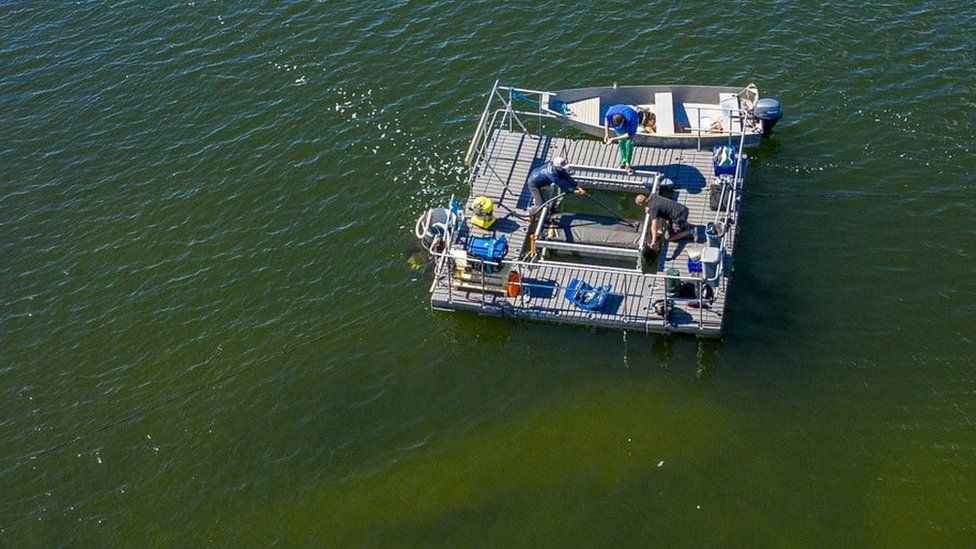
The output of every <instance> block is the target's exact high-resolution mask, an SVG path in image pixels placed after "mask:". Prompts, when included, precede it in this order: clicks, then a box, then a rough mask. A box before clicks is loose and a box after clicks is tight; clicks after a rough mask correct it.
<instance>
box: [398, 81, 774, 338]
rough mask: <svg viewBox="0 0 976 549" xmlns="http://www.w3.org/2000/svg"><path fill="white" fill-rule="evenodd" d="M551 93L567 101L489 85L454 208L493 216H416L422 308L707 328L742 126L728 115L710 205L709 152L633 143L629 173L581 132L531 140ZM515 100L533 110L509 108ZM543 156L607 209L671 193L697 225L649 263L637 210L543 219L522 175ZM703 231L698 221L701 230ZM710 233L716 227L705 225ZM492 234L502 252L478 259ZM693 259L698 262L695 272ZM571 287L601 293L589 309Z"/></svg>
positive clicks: (690, 330) (723, 282)
mask: <svg viewBox="0 0 976 549" xmlns="http://www.w3.org/2000/svg"><path fill="white" fill-rule="evenodd" d="M557 95H560V96H562V97H567V94H566V92H540V91H534V90H525V89H519V88H513V87H504V86H499V85H498V83H497V82H496V83H495V85H494V87H493V88H492V90H491V92H490V94H489V97H488V101H487V104H486V106H485V109H484V111H483V112H482V114H481V118H480V121H479V123H478V127H477V129H476V130H475V133H474V136H473V138H472V140H471V144H470V146H469V148H468V151H467V155H466V157H465V163H466V165H467V167H468V168H469V176H468V179H467V184H468V187H469V191H470V193H469V197H468V198H467V199H466V202H465V204H464V206H463V212H468V211H469V208H470V206H471V205H472V203H473V201H474V199H475V198H476V197H480V196H486V197H488V198H490V199H491V200H492V201H493V202H494V205H495V213H496V216H497V220H496V221H495V223H494V224H493V225H491V227H490V228H489V229H487V230H485V229H482V228H479V227H477V226H475V225H474V224H473V223H471V222H470V219H469V218H466V216H465V215H464V214H463V212H462V208H461V207H460V204H457V203H455V205H454V208H453V209H450V210H449V209H444V208H441V209H440V210H441V211H442V212H443V216H442V221H444V222H443V223H437V224H435V225H437V227H431V226H430V225H431V223H430V220H431V215H427V216H426V222H427V223H426V224H425V216H422V217H421V219H420V220H418V226H417V234H418V236H425V237H433V238H425V243H426V244H427V245H428V246H429V251H430V253H431V255H432V261H433V281H432V283H431V286H430V293H431V305H432V307H433V308H434V309H437V310H443V311H472V312H476V313H479V314H482V315H492V316H502V317H511V318H521V319H531V320H537V321H548V322H561V323H567V324H578V325H585V326H598V327H606V328H616V329H623V330H637V331H643V332H679V333H687V334H696V335H699V336H707V337H717V336H719V335H720V334H721V332H722V325H723V318H724V314H725V306H726V297H727V294H728V289H729V284H730V282H731V274H732V254H733V250H734V248H735V242H736V233H737V229H738V226H739V223H738V217H739V206H740V200H741V197H742V189H743V183H744V179H745V175H746V170H747V167H748V158H747V156H746V155H745V154H743V152H742V150H743V147H745V146H746V145H747V144H748V142H747V141H748V139H749V135H750V131H751V128H752V129H754V128H755V125H754V122H749V123H746V122H743V123H740V124H739V125H738V126H735V128H736V129H737V131H736V132H725V133H723V134H722V143H724V144H726V145H731V146H733V147H734V150H735V151H736V152H735V157H736V162H735V168H734V172H733V173H730V174H728V175H727V176H725V177H724V178H722V183H723V184H722V187H721V196H720V197H719V200H718V209H717V210H714V209H712V208H711V207H710V206H711V205H710V200H709V194H710V192H709V191H710V190H711V189H710V187H711V186H712V185H714V184H715V182H716V181H718V179H719V178H717V177H716V176H715V174H714V171H715V170H714V162H713V151H712V149H711V147H710V146H709V147H708V148H707V149H703V148H684V147H667V148H665V147H651V146H640V147H636V148H635V151H634V161H633V165H634V168H635V173H634V175H632V176H628V175H627V173H626V172H625V171H624V170H622V169H619V168H618V158H617V148H616V147H612V146H610V147H608V146H605V145H604V144H603V143H602V142H601V141H596V140H592V139H570V138H563V137H556V136H552V135H544V134H543V132H542V125H543V121H545V120H547V119H558V118H564V116H560V115H557V114H555V113H553V112H552V111H551V110H550V107H551V106H552V100H553V97H555V96H557ZM516 103H524V104H526V105H533V106H535V107H536V108H535V109H524V110H518V108H517V107H516ZM733 114H734V116H736V117H738V119H739V120H741V121H747V120H749V117H750V116H752V114H753V113H751V112H749V111H747V110H744V109H736V110H735V112H734V113H733ZM533 129H537V131H532V130H533ZM760 130H761V128H760ZM711 137H715V136H711ZM707 143H709V144H711V143H713V141H707ZM704 146H705V145H704V143H703V145H702V147H704ZM555 156H563V157H565V158H568V159H569V161H570V164H571V170H572V173H573V177H574V178H575V179H576V180H577V181H579V182H580V183H581V185H582V186H583V187H584V188H586V189H587V190H588V191H590V192H591V193H592V192H593V191H606V192H605V193H603V192H600V193H599V194H600V195H601V196H604V195H606V196H612V195H616V196H617V198H618V204H620V203H625V201H624V200H623V198H622V197H621V195H627V196H629V197H633V196H635V195H636V194H638V193H647V192H648V191H650V190H652V189H653V190H659V191H660V190H661V189H664V188H668V189H670V192H671V194H672V197H673V200H676V201H678V202H679V203H681V204H684V205H685V206H687V207H688V209H689V212H690V216H689V222H690V223H691V224H692V226H693V227H694V228H695V229H696V233H695V238H694V241H692V240H687V241H685V242H667V241H664V243H663V245H662V247H661V250H660V252H659V253H658V254H656V256H654V257H651V258H650V259H649V260H648V259H647V258H646V257H645V256H643V255H642V253H641V250H642V249H643V248H644V245H645V243H646V240H647V227H648V225H649V223H650V219H649V218H648V216H647V215H646V214H643V212H642V211H641V212H640V215H634V216H633V217H635V218H636V219H633V220H627V219H623V218H620V217H619V216H614V217H611V216H601V215H592V214H577V213H572V212H565V211H563V212H561V213H554V212H553V211H552V205H551V204H550V205H548V206H545V207H543V208H542V209H541V211H538V212H533V207H532V196H531V194H530V191H529V189H528V187H527V183H526V180H527V177H528V175H529V172H530V171H531V170H532V169H534V168H535V167H536V166H538V165H541V164H542V163H544V162H546V161H548V160H551V159H552V158H553V157H555ZM611 193H612V195H611ZM712 198H713V199H712V202H713V203H714V202H715V201H714V197H712ZM603 200H606V198H604V199H603ZM631 200H632V198H631ZM452 202H454V201H453V200H452ZM567 203H568V201H567V202H564V204H563V206H565V205H566V204H567ZM713 205H714V204H713ZM564 209H565V208H564ZM431 212H434V210H433V209H432V210H431ZM429 213H430V212H429ZM641 215H643V218H642V219H641V218H640V217H641ZM706 226H708V227H709V228H710V231H709V232H708V234H707V235H706V234H705V230H704V229H705V227H706ZM715 227H722V228H724V231H723V230H712V229H714V228H715ZM502 235H504V237H505V239H506V240H507V245H508V252H507V254H506V255H505V256H504V257H503V258H501V259H498V260H494V261H487V260H482V259H478V258H477V257H473V256H472V255H471V254H469V253H468V250H469V246H470V244H471V243H472V241H473V240H474V239H479V238H482V237H499V236H502ZM689 251H690V252H692V254H691V255H692V257H697V256H698V254H699V253H700V261H699V262H697V263H695V262H691V261H689V253H688V252H689ZM698 267H702V268H701V270H700V271H699V270H698ZM668 273H670V274H668ZM574 280H575V282H574ZM580 281H583V282H585V283H586V284H588V285H589V286H588V287H593V288H601V287H604V288H606V287H609V289H608V291H607V292H605V295H604V296H603V297H604V298H606V299H605V302H601V306H600V307H598V308H596V309H594V310H589V309H587V308H586V307H584V306H581V304H580V302H579V300H574V299H572V298H578V297H580V294H577V293H572V288H571V285H575V284H579V282H580ZM706 286H707V287H708V288H706ZM680 288H684V289H691V290H692V291H691V293H690V295H689V294H688V292H685V295H681V293H680V292H679V291H676V289H680ZM567 289H570V291H569V292H567ZM706 290H707V291H706ZM571 293H572V295H570V294H571Z"/></svg>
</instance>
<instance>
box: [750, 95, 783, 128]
mask: <svg viewBox="0 0 976 549" xmlns="http://www.w3.org/2000/svg"><path fill="white" fill-rule="evenodd" d="M752 115H753V116H754V117H755V118H756V119H758V120H761V121H762V136H763V137H769V136H770V135H772V133H773V126H775V125H776V123H777V122H779V121H780V119H781V118H783V107H782V106H780V104H779V101H777V100H775V99H772V98H769V97H764V98H762V99H760V100H759V101H757V102H756V106H755V107H754V108H753V109H752Z"/></svg>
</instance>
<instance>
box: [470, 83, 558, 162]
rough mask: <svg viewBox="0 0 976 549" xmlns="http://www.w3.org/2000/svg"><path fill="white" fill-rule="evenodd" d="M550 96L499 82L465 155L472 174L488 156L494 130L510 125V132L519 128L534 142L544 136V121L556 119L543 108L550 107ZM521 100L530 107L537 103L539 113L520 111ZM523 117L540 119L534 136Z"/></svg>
mask: <svg viewBox="0 0 976 549" xmlns="http://www.w3.org/2000/svg"><path fill="white" fill-rule="evenodd" d="M550 96H552V93H551V92H544V91H538V90H527V89H524V88H516V87H514V86H499V85H498V80H495V84H494V85H493V86H492V87H491V91H490V92H488V100H487V101H486V102H485V108H484V110H483V111H482V112H481V118H480V119H479V121H478V127H477V128H475V130H474V135H473V136H472V137H471V143H470V144H469V145H468V152H467V154H465V155H464V165H465V166H467V167H468V168H471V169H472V172H473V171H474V169H475V168H477V166H478V162H479V161H480V159H481V158H482V157H483V156H484V153H485V150H486V149H487V146H488V143H489V142H490V141H491V136H492V135H493V134H494V132H492V131H490V130H492V129H495V128H503V127H505V126H506V125H507V126H508V128H509V130H514V128H515V125H518V126H519V127H520V128H521V129H522V131H523V132H525V133H527V134H529V135H530V136H532V137H534V138H538V137H539V135H540V134H541V133H542V120H543V119H544V118H555V116H554V115H553V114H551V113H550V112H549V111H548V109H546V108H544V107H543V105H547V104H548V102H549V97H550ZM533 97H535V99H533ZM519 100H522V101H526V102H528V103H531V102H533V101H534V102H535V104H536V107H537V108H536V109H535V111H527V110H523V109H517V108H516V107H515V102H516V101H519ZM496 102H498V103H499V106H498V107H497V108H495V109H494V110H493V108H492V107H493V106H494V105H495V103H496ZM499 115H501V118H500V119H499V118H498V116H499ZM520 116H530V117H536V118H537V119H538V121H539V131H538V132H536V133H535V134H532V132H530V131H529V130H528V129H527V128H526V126H525V122H523V120H522V119H521V118H520Z"/></svg>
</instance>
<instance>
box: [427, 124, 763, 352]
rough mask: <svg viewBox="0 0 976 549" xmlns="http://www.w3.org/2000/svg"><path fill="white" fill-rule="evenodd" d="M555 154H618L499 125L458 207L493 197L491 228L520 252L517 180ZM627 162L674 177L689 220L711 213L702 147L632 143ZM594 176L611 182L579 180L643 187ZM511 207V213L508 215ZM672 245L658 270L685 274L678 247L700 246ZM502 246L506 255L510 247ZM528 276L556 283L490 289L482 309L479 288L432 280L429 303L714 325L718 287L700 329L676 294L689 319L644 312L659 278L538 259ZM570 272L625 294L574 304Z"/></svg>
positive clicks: (592, 160) (553, 317) (614, 322)
mask: <svg viewBox="0 0 976 549" xmlns="http://www.w3.org/2000/svg"><path fill="white" fill-rule="evenodd" d="M558 154H563V155H566V157H567V158H569V160H570V162H571V163H573V164H578V165H592V166H600V167H604V168H616V167H617V163H618V161H619V157H618V154H617V147H616V146H606V145H604V144H603V143H602V142H601V141H596V140H589V139H584V140H573V139H565V138H557V137H549V136H543V137H542V138H541V139H533V138H532V137H531V136H529V135H527V134H523V133H519V132H508V131H504V130H501V131H496V132H495V134H494V136H493V137H492V138H491V142H490V144H489V147H488V153H487V158H485V159H483V161H482V165H481V166H480V167H479V169H478V171H477V172H476V176H475V177H474V179H473V181H472V184H471V191H472V192H471V196H470V197H469V198H468V200H467V201H466V204H465V207H466V208H467V206H469V205H470V203H471V201H472V200H473V199H474V197H476V196H479V195H482V194H483V195H486V196H488V197H490V198H492V200H494V201H495V202H496V210H495V214H496V216H497V217H498V219H499V221H498V222H497V223H496V227H495V228H498V227H500V225H498V224H500V223H502V222H503V221H504V222H505V223H506V225H505V226H506V227H507V229H506V230H504V231H501V232H505V233H506V234H507V235H508V238H509V246H510V250H515V251H517V252H521V251H522V249H523V248H524V245H525V241H526V237H527V234H528V230H529V229H530V227H529V226H528V222H527V221H526V220H525V219H521V218H520V217H518V216H522V217H527V216H528V213H529V212H528V209H529V206H530V202H531V195H530V193H529V192H528V190H527V188H526V185H525V184H526V179H527V178H528V174H529V171H530V170H531V169H532V168H533V167H534V166H535V165H538V164H539V163H541V162H543V161H545V160H548V159H551V158H552V157H554V156H556V155H558ZM486 165H490V166H491V167H492V168H493V169H494V170H495V172H497V174H498V177H496V176H495V175H494V174H493V173H492V171H491V170H490V169H487V167H486ZM634 165H635V167H637V168H638V169H641V168H643V169H650V170H659V171H662V172H663V173H664V174H665V176H666V177H668V178H669V179H671V180H673V181H674V182H675V184H676V187H677V189H678V190H677V195H676V199H677V200H678V202H680V203H682V204H685V205H686V206H687V207H688V209H689V213H690V215H689V219H690V221H691V223H692V224H693V225H699V226H700V225H704V224H705V223H707V222H708V221H710V220H711V219H712V218H713V217H714V212H711V210H709V209H708V196H707V186H706V185H707V181H708V179H709V178H710V176H711V153H710V151H707V150H705V151H697V150H688V149H682V150H676V149H660V148H649V147H637V148H636V149H635V151H634ZM745 168H746V165H744V166H743V175H744V174H745ZM601 176H604V177H607V178H608V179H610V180H611V181H612V182H609V183H605V182H585V183H584V186H585V187H586V188H595V189H606V190H614V191H625V192H644V191H646V188H645V186H644V183H645V180H644V179H642V178H641V177H639V176H635V177H630V176H627V175H626V174H623V173H612V172H611V173H610V174H601ZM499 178H501V180H500V179H499ZM512 212H514V213H515V214H517V215H512ZM701 230H702V231H703V229H701ZM469 231H470V233H471V234H474V235H477V234H485V233H486V231H483V230H481V229H478V228H475V227H469ZM736 232H737V227H733V228H732V230H731V231H730V233H729V236H728V237H727V238H726V248H727V250H728V251H729V252H730V251H731V250H732V248H733V247H734V242H735V235H736ZM674 246H675V244H672V243H666V244H665V245H664V246H663V254H662V255H661V256H660V260H659V263H658V269H659V270H660V271H661V272H663V271H664V270H666V269H667V268H669V267H675V268H677V269H678V270H679V272H681V273H682V274H683V275H685V274H688V273H687V262H686V257H687V256H686V250H687V249H688V247H690V246H702V244H693V243H692V244H686V245H685V246H684V247H683V250H682V251H681V253H679V254H677V255H676V256H675V255H674V254H673V253H671V252H672V251H673V250H674V249H675V248H674ZM510 253H511V254H513V255H514V252H510ZM513 255H510V256H509V257H510V258H511V257H513ZM729 263H731V262H729ZM729 271H730V270H729V269H726V270H725V272H724V276H725V277H726V280H725V284H726V285H727V283H728V277H729V274H730V272H729ZM535 275H538V276H540V277H547V278H548V279H549V280H553V281H554V282H556V283H557V284H558V285H559V289H557V291H556V292H555V294H554V295H553V296H552V297H550V298H548V299H542V298H539V297H534V298H531V299H524V298H516V299H514V300H513V299H509V298H506V297H499V296H496V295H495V294H490V295H489V296H486V300H485V303H486V305H487V308H483V305H482V298H481V295H480V292H466V291H459V290H454V291H453V292H449V291H448V289H447V287H446V286H447V284H446V279H445V281H441V282H439V283H438V284H435V285H434V288H433V290H432V293H431V303H432V305H433V306H434V307H435V308H438V309H448V310H471V311H478V312H481V313H483V314H492V315H502V316H513V317H519V318H532V319H536V320H545V321H555V322H568V323H572V324H583V325H598V326H607V327H615V328H623V329H635V330H645V329H646V330H649V331H677V332H687V333H699V334H702V335H718V334H719V333H720V331H721V326H722V316H721V315H722V313H723V312H724V308H725V292H719V293H718V295H717V299H716V300H715V302H714V304H713V307H714V309H713V310H711V311H706V312H705V317H704V318H705V325H704V326H703V327H702V328H701V329H699V327H698V322H697V319H698V310H697V309H690V308H688V307H687V304H686V302H681V301H680V300H679V302H678V309H679V310H681V313H682V315H679V316H681V317H682V318H685V319H686V320H689V317H687V316H683V315H690V320H689V321H688V322H687V323H685V324H681V325H677V326H671V327H669V328H668V329H667V330H665V326H664V323H663V321H662V320H661V319H659V318H658V317H656V315H654V314H653V312H652V311H650V305H651V303H653V301H654V300H656V299H660V298H663V297H664V285H663V283H661V282H658V281H655V280H653V279H646V278H641V277H639V276H636V275H628V274H625V273H619V272H610V271H606V272H601V273H599V274H596V275H594V274H593V273H587V274H583V271H581V270H579V269H562V268H560V269H557V268H554V267H552V266H547V265H545V264H540V265H539V266H534V267H532V268H531V270H530V271H529V272H523V273H522V276H523V278H526V277H529V278H532V277H533V276H535ZM574 276H576V277H580V278H583V279H585V280H587V281H588V282H590V283H591V284H594V285H602V284H607V283H610V284H612V285H613V287H614V290H613V291H614V293H624V294H626V297H624V298H623V300H622V301H621V302H620V304H619V307H618V308H617V309H616V311H614V312H612V313H611V312H599V313H587V312H585V311H582V310H580V309H578V308H576V307H574V306H573V305H571V304H570V303H569V302H568V301H566V300H565V298H564V297H563V295H562V292H561V290H562V289H563V288H565V285H566V284H568V282H569V280H570V279H572V278H573V277H574ZM648 315H650V316H648Z"/></svg>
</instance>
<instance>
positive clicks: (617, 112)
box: [603, 105, 639, 175]
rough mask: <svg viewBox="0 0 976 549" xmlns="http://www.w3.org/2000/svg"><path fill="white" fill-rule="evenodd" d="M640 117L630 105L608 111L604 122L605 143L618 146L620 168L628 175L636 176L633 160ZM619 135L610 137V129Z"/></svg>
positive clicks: (615, 106)
mask: <svg viewBox="0 0 976 549" xmlns="http://www.w3.org/2000/svg"><path fill="white" fill-rule="evenodd" d="M638 120H639V116H638V114H637V111H635V110H634V109H633V108H632V107H630V106H629V105H614V106H612V107H610V108H609V109H607V115H606V116H605V117H604V120H603V142H604V143H606V144H607V145H609V144H610V143H616V144H617V150H618V151H620V167H621V168H623V169H626V170H627V175H634V168H633V166H632V165H631V159H632V158H633V157H634V137H635V136H636V135H637V124H638ZM611 127H612V128H613V131H614V132H615V133H616V134H617V135H616V136H615V137H610V128H611Z"/></svg>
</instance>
